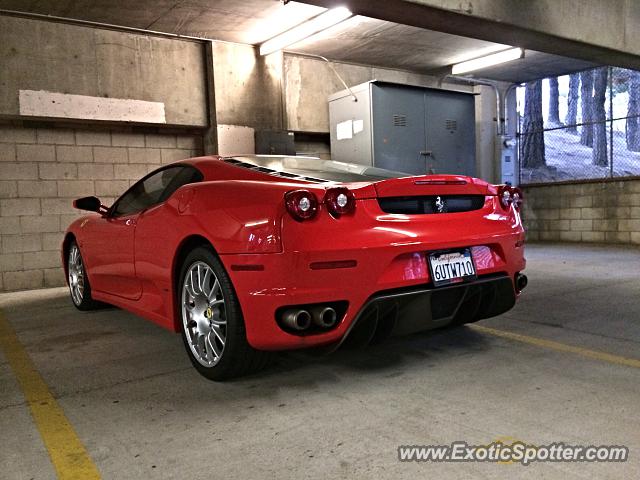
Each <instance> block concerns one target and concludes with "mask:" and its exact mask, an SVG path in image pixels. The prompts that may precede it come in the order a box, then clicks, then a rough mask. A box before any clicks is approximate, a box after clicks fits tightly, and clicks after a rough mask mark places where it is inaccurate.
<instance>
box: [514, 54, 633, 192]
mask: <svg viewBox="0 0 640 480" xmlns="http://www.w3.org/2000/svg"><path fill="white" fill-rule="evenodd" d="M585 74H586V75H585ZM589 74H590V75H591V79H593V78H594V77H596V76H599V78H600V80H599V82H600V86H598V82H597V81H596V82H593V83H591V84H587V85H586V88H583V87H585V85H584V84H585V83H586V82H587V81H588V80H589ZM558 81H560V82H559V84H560V87H558ZM547 82H548V83H547ZM603 82H604V83H603ZM578 86H579V87H580V88H578ZM598 88H599V89H600V91H598ZM554 89H555V92H554ZM518 90H519V91H518V120H519V121H518V131H517V141H518V152H519V162H520V183H521V184H532V183H552V182H561V181H570V180H587V179H604V178H614V177H627V176H640V72H636V71H632V70H625V69H617V68H613V67H601V68H599V69H594V70H592V71H587V72H581V73H577V74H574V75H571V76H564V77H558V78H557V79H550V80H539V81H537V82H532V84H527V85H526V86H525V87H521V88H519V89H518ZM554 95H555V96H554ZM583 98H586V99H587V101H586V102H583ZM558 106H559V107H560V108H558ZM560 118H563V119H564V121H563V122H561V121H560Z"/></svg>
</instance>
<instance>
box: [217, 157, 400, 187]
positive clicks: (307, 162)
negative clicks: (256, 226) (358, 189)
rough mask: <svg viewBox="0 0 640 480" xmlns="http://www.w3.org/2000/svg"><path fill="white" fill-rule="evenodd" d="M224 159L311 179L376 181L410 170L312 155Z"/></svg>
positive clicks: (279, 173) (272, 171)
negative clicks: (324, 158) (398, 170)
mask: <svg viewBox="0 0 640 480" xmlns="http://www.w3.org/2000/svg"><path fill="white" fill-rule="evenodd" d="M224 160H225V161H226V162H228V163H232V164H235V165H237V166H239V167H245V168H249V169H251V170H257V171H259V172H263V173H269V174H272V175H276V176H281V177H285V178H296V179H301V180H307V181H310V182H376V181H380V180H386V179H389V178H400V177H408V176H411V174H410V173H404V172H394V171H391V170H385V169H383V168H376V167H369V166H367V165H358V164H355V163H346V162H337V161H334V160H322V159H319V158H315V157H284V156H276V155H255V156H246V157H232V158H225V159H224Z"/></svg>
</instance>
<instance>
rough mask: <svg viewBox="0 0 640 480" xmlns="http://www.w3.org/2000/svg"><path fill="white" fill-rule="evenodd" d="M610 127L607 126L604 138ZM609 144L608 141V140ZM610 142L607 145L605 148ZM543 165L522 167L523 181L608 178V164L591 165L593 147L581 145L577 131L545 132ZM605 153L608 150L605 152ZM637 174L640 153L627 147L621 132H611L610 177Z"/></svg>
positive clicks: (639, 167)
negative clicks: (611, 157) (601, 165)
mask: <svg viewBox="0 0 640 480" xmlns="http://www.w3.org/2000/svg"><path fill="white" fill-rule="evenodd" d="M608 136H609V129H607V139H608ZM607 143H608V142H607ZM609 147H610V145H607V149H608V148H609ZM544 148H545V157H546V160H547V165H546V167H540V168H534V169H531V168H522V169H521V172H520V177H521V181H522V183H539V182H557V181H562V180H576V179H587V178H607V177H610V176H611V169H610V167H608V166H607V167H599V166H596V165H593V159H592V148H591V147H587V146H584V145H581V144H580V130H579V129H578V133H576V134H574V133H571V132H568V131H566V130H562V129H560V130H551V131H545V132H544ZM607 155H609V152H608V151H607ZM629 175H640V152H630V151H629V150H627V144H626V140H625V134H624V132H621V131H617V130H615V129H614V132H613V176H615V177H620V176H629Z"/></svg>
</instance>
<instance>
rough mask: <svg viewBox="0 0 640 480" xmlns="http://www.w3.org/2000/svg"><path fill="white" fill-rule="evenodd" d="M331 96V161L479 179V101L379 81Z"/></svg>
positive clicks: (454, 93)
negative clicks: (477, 124)
mask: <svg viewBox="0 0 640 480" xmlns="http://www.w3.org/2000/svg"><path fill="white" fill-rule="evenodd" d="M351 90H352V92H353V94H354V95H355V97H356V98H357V101H354V97H353V96H352V95H351V93H349V91H347V90H343V91H341V92H338V93H336V94H334V95H331V96H330V97H329V120H330V125H331V157H332V159H333V160H339V161H344V162H352V163H359V164H364V165H373V166H375V167H380V168H386V169H389V170H397V171H400V172H407V173H412V174H424V173H456V174H464V175H471V176H474V175H475V174H476V162H475V101H474V95H473V94H470V93H464V92H454V91H450V90H440V89H435V88H425V87H415V86H408V85H401V84H395V83H388V82H381V81H377V80H373V81H370V82H366V83H363V84H361V85H358V86H356V87H353V88H352V89H351Z"/></svg>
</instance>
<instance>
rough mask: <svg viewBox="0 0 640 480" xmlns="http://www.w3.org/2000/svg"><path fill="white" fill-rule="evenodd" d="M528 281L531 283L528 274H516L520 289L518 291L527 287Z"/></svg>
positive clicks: (517, 287) (517, 288)
mask: <svg viewBox="0 0 640 480" xmlns="http://www.w3.org/2000/svg"><path fill="white" fill-rule="evenodd" d="M527 283H529V280H528V279H527V276H526V275H524V274H522V273H518V274H517V275H516V290H518V293H520V292H521V291H522V290H524V289H525V287H526V286H527Z"/></svg>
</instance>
